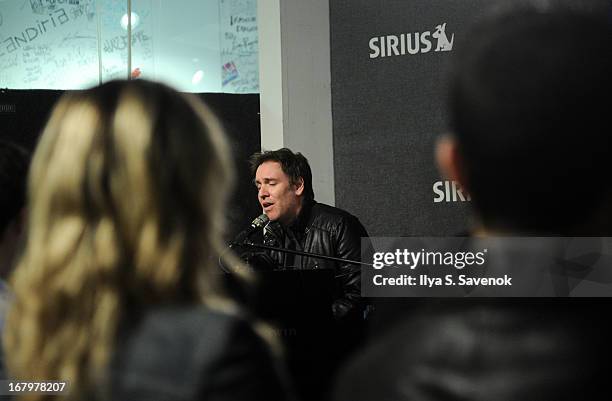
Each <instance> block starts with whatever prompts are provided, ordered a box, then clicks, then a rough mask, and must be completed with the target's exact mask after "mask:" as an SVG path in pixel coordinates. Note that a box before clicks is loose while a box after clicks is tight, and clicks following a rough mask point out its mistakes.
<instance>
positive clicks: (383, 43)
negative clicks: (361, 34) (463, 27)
mask: <svg viewBox="0 0 612 401" xmlns="http://www.w3.org/2000/svg"><path fill="white" fill-rule="evenodd" d="M431 38H433V39H436V40H437V43H436V48H435V49H434V51H436V52H439V51H445V52H448V51H451V50H453V42H454V40H455V34H452V35H451V38H450V40H448V36H447V34H446V22H445V23H443V24H440V25H438V26H436V29H435V30H434V32H433V34H432V33H431V31H425V32H414V33H401V34H399V35H387V36H374V37H373V38H370V40H369V42H368V44H369V46H370V58H379V57H391V56H404V55H406V54H418V53H429V52H430V51H431V50H432V49H433V45H432V39H431Z"/></svg>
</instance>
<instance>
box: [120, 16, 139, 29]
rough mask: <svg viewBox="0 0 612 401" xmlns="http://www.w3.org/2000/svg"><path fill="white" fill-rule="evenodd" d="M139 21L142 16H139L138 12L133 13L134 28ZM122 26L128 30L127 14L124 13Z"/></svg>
mask: <svg viewBox="0 0 612 401" xmlns="http://www.w3.org/2000/svg"><path fill="white" fill-rule="evenodd" d="M139 22H140V17H139V16H138V14H136V13H132V29H134V28H136V27H137V26H138V23H139ZM121 28H123V29H125V30H126V31H127V28H128V16H127V14H123V17H121Z"/></svg>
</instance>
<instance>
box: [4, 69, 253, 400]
mask: <svg viewBox="0 0 612 401" xmlns="http://www.w3.org/2000/svg"><path fill="white" fill-rule="evenodd" d="M231 181H232V169H231V167H230V162H229V156H228V150H227V146H226V143H225V141H224V137H223V133H222V130H221V128H220V125H219V123H218V122H217V119H216V118H215V117H214V115H213V114H212V113H211V111H210V110H209V109H208V108H206V107H205V106H204V105H203V104H202V103H201V102H199V101H198V100H197V99H196V98H194V97H192V96H186V95H182V94H179V93H177V92H176V91H174V90H172V89H170V88H168V87H166V86H163V85H161V84H156V83H151V82H146V81H130V82H127V81H126V82H122V81H116V82H110V83H107V84H104V85H102V86H99V87H96V88H93V89H90V90H86V91H82V92H77V93H71V94H67V95H65V96H64V97H63V98H62V99H61V100H60V102H59V103H58V104H57V106H56V107H55V109H54V110H53V113H52V115H51V117H50V120H49V122H48V123H47V126H46V128H45V130H44V132H43V134H42V137H41V140H40V143H39V145H38V148H37V150H36V152H35V154H34V158H33V162H32V166H31V170H30V176H29V182H28V197H29V212H30V216H29V223H28V233H27V244H26V249H25V252H24V255H23V257H22V259H21V261H20V263H19V265H18V267H17V269H16V271H15V274H14V277H13V281H12V284H13V289H14V292H15V299H14V304H13V307H12V309H11V311H10V313H9V316H8V320H7V326H6V330H5V336H4V345H5V349H6V350H7V352H6V362H7V365H8V368H9V372H10V373H11V376H12V377H13V378H15V379H19V380H41V379H46V380H50V379H57V380H70V382H71V387H72V392H71V394H72V397H71V398H74V399H76V398H79V396H83V394H87V393H88V392H89V391H92V390H93V388H92V387H93V386H94V385H95V384H96V383H100V377H103V376H104V368H105V367H106V366H107V365H108V364H109V363H110V356H111V354H112V351H113V350H114V345H115V342H116V336H117V334H118V326H119V324H120V322H121V320H122V319H126V318H127V317H128V316H129V315H130V314H131V313H138V311H140V312H142V311H143V310H144V309H146V308H149V307H154V306H156V305H159V304H162V303H164V304H167V303H192V304H193V303H208V304H215V305H219V304H223V300H224V299H225V298H224V297H223V291H222V289H221V285H220V283H219V275H218V274H216V271H215V266H213V265H214V264H215V263H216V260H217V258H218V257H219V255H221V254H222V248H223V243H222V237H221V233H222V229H223V218H222V212H221V210H222V205H223V204H224V202H225V200H226V194H227V191H228V187H229V183H230V182H231ZM225 257H228V258H232V257H231V256H230V255H227V254H226V256H225ZM236 263H237V262H236V260H231V261H230V263H229V264H230V265H231V264H233V265H236ZM242 271H243V272H244V270H242ZM225 304H227V303H225ZM49 398H52V397H50V396H43V395H28V396H24V397H23V399H27V400H35V399H36V400H41V399H49ZM63 399H65V398H63Z"/></svg>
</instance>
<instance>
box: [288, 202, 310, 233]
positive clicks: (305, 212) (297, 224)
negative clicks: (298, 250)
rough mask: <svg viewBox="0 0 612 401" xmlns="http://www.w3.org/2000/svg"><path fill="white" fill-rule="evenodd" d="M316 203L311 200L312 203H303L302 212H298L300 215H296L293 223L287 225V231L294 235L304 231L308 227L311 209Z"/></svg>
mask: <svg viewBox="0 0 612 401" xmlns="http://www.w3.org/2000/svg"><path fill="white" fill-rule="evenodd" d="M316 203H317V202H316V201H314V200H312V201H306V200H305V201H304V204H303V205H302V210H300V214H299V215H298V217H297V218H296V219H295V220H294V221H293V223H291V224H290V225H289V227H288V228H289V229H290V230H291V231H293V232H294V233H303V232H305V231H306V228H307V227H308V225H309V223H310V220H311V219H310V217H311V215H312V207H313V206H314V205H315V204H316Z"/></svg>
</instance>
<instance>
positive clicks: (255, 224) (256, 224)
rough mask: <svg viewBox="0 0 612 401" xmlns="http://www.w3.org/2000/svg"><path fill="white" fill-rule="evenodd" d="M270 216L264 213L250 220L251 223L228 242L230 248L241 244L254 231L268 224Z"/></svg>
mask: <svg viewBox="0 0 612 401" xmlns="http://www.w3.org/2000/svg"><path fill="white" fill-rule="evenodd" d="M268 221H270V218H269V217H268V216H266V214H265V213H263V214H261V215H260V216H258V217H256V218H255V220H253V221H252V222H251V225H250V226H249V227H248V228H247V229H246V230H244V231H242V232H241V233H240V234H238V236H236V238H235V239H234V240H233V241H232V243H231V244H230V248H231V247H232V246H234V245H242V244H243V243H244V242H245V241H246V240H247V239H248V238H249V237H250V236H251V235H252V234H253V233H254V232H255V231H257V230H259V229H261V228H263V227H264V226H265V225H266V224H268Z"/></svg>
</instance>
